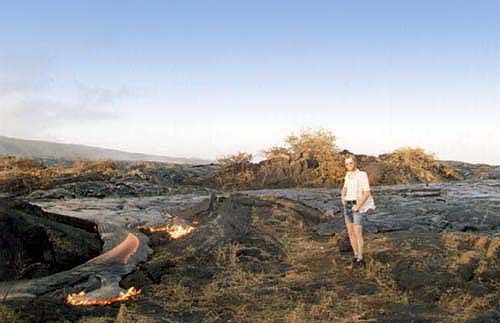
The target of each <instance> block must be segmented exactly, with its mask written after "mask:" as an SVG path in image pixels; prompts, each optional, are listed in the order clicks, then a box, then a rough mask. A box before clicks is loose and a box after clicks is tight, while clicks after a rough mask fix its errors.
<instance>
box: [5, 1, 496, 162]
mask: <svg viewBox="0 0 500 323" xmlns="http://www.w3.org/2000/svg"><path fill="white" fill-rule="evenodd" d="M499 12H500V1H481V0H479V1H460V0H454V1H453V0H448V1H444V0H442V1H412V2H410V1H270V0H268V1H245V2H243V1H207V0H206V1H187V0H185V1H123V0H122V1H19V0H18V1H1V0H0V44H1V46H0V135H7V136H14V137H20V138H27V139H45V140H52V141H58V142H68V143H81V144H89V145H96V146H101V147H109V148H118V149H124V150H128V151H136V152H145V153H154V154H162V155H171V156H185V157H189V156H196V157H203V158H215V157H217V156H220V155H223V154H230V153H235V152H238V151H248V152H252V153H258V152H259V151H261V150H262V149H265V148H268V147H270V146H271V145H274V144H280V143H281V142H282V139H283V137H285V136H286V135H287V134H290V133H291V132H297V131H298V130H300V129H301V128H318V127H322V128H326V129H330V130H331V131H332V132H333V133H334V134H335V135H336V136H337V138H338V144H339V146H340V147H341V148H347V149H349V150H352V151H354V152H356V153H364V154H380V153H384V152H388V151H391V150H393V149H396V148H398V147H401V146H421V147H423V148H424V149H427V150H428V151H430V152H434V153H436V154H437V156H438V157H439V158H441V159H455V160H464V161H472V162H487V163H493V164H500V149H499V147H500V121H499V120H500V19H498V13H499Z"/></svg>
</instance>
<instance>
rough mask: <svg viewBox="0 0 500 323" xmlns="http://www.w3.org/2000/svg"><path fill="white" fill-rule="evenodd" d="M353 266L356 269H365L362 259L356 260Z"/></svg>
mask: <svg viewBox="0 0 500 323" xmlns="http://www.w3.org/2000/svg"><path fill="white" fill-rule="evenodd" d="M354 266H356V267H358V268H364V267H365V261H364V260H363V259H356V261H355V262H354Z"/></svg>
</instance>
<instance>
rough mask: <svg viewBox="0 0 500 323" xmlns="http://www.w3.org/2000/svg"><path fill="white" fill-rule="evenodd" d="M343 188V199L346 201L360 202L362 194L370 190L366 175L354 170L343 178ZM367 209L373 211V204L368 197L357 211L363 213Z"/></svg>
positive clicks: (370, 197)
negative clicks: (344, 192)
mask: <svg viewBox="0 0 500 323" xmlns="http://www.w3.org/2000/svg"><path fill="white" fill-rule="evenodd" d="M344 187H345V188H346V196H345V199H346V200H348V201H352V200H358V201H359V200H361V198H362V197H363V192H366V191H369V190H370V184H369V182H368V175H367V174H366V172H364V171H361V170H359V169H356V170H354V171H352V172H347V174H346V175H345V178H344ZM369 209H375V202H374V201H373V197H372V196H371V195H370V196H369V197H368V199H366V201H365V203H363V205H362V206H361V208H360V209H359V212H360V213H364V212H366V211H368V210H369Z"/></svg>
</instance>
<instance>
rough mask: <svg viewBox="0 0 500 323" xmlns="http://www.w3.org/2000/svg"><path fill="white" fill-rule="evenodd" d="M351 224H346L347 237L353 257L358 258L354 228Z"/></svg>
mask: <svg viewBox="0 0 500 323" xmlns="http://www.w3.org/2000/svg"><path fill="white" fill-rule="evenodd" d="M353 226H354V225H353V224H352V223H346V227H347V235H348V236H349V241H350V242H351V248H352V251H353V252H354V257H358V255H359V252H358V242H357V240H356V236H355V235H354V228H353Z"/></svg>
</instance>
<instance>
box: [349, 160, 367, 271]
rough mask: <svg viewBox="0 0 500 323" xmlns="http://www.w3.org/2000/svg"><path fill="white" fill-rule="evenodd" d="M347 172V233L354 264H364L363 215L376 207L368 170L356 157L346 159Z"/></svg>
mask: <svg viewBox="0 0 500 323" xmlns="http://www.w3.org/2000/svg"><path fill="white" fill-rule="evenodd" d="M345 167H346V169H347V173H346V175H345V179H344V186H343V187H342V205H343V206H344V218H345V223H346V227H347V234H348V235H349V241H350V242H351V247H352V250H353V251H354V259H353V262H354V265H355V266H358V267H362V266H364V260H363V244H364V241H363V216H364V214H363V213H365V212H366V211H368V210H369V209H375V203H374V201H373V197H372V196H371V193H370V184H369V183H368V175H367V174H366V172H364V171H361V170H359V169H358V167H357V165H356V160H355V158H354V157H347V158H346V159H345Z"/></svg>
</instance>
